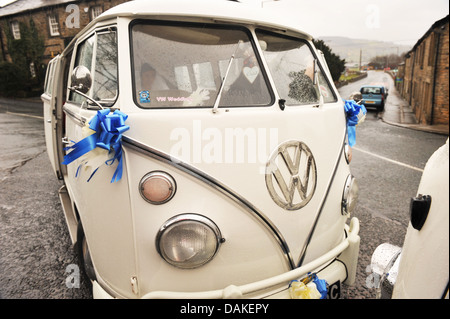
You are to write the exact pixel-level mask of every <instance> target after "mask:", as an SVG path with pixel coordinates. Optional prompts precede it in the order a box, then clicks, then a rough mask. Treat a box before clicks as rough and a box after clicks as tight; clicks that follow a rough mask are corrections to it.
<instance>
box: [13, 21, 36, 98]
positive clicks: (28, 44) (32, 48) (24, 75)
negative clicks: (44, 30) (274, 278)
mask: <svg viewBox="0 0 450 319" xmlns="http://www.w3.org/2000/svg"><path fill="white" fill-rule="evenodd" d="M6 35H7V42H8V52H9V55H10V56H11V60H12V63H13V64H14V65H15V66H16V71H17V72H19V73H21V75H20V76H19V77H18V79H22V81H21V82H22V83H20V84H19V88H18V89H19V90H20V89H22V90H23V91H24V92H30V91H33V90H36V91H37V92H41V91H42V87H43V81H44V75H43V72H42V70H43V68H42V58H43V55H44V50H45V46H44V39H43V38H42V37H41V36H39V33H38V30H37V28H36V26H35V24H34V21H33V20H32V19H30V21H29V23H28V24H27V23H24V22H20V39H17V40H16V39H14V38H13V37H12V35H11V33H9V32H7V33H6ZM32 68H34V69H33V70H32ZM8 70H10V68H8Z"/></svg>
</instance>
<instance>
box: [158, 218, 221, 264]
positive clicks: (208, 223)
mask: <svg viewBox="0 0 450 319" xmlns="http://www.w3.org/2000/svg"><path fill="white" fill-rule="evenodd" d="M184 221H190V222H197V223H201V224H202V225H204V226H206V227H208V228H209V229H211V230H212V232H213V233H214V235H215V238H216V246H215V249H214V252H213V253H212V254H211V256H210V257H209V258H207V259H205V260H204V261H203V262H201V263H197V264H194V265H189V263H186V264H185V265H183V263H184V262H174V261H172V260H171V259H170V258H169V257H168V256H167V255H166V254H165V253H164V252H163V250H162V249H161V238H162V236H163V234H164V233H165V231H166V230H167V229H169V228H170V227H172V226H174V225H176V224H178V223H181V222H184ZM224 242H225V239H224V238H223V237H222V233H221V231H220V229H219V227H218V226H217V224H216V223H214V222H213V221H212V220H211V219H210V218H208V217H206V216H204V215H201V214H198V213H181V214H178V215H175V216H173V217H171V218H169V219H168V220H167V221H165V222H164V224H163V225H162V226H161V227H160V228H159V230H158V233H157V234H156V238H155V246H156V251H157V252H158V254H159V255H160V256H161V258H162V259H163V260H164V261H165V262H167V263H168V264H169V265H171V266H174V267H176V268H179V269H195V268H199V267H201V266H204V265H206V264H207V263H209V262H210V261H211V260H213V259H214V257H215V256H216V255H217V252H218V251H219V249H220V246H221V244H222V243H224Z"/></svg>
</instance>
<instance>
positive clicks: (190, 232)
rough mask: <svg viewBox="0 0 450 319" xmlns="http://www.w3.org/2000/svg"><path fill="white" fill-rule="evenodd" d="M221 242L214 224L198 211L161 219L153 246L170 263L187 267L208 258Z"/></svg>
mask: <svg viewBox="0 0 450 319" xmlns="http://www.w3.org/2000/svg"><path fill="white" fill-rule="evenodd" d="M222 242H224V239H223V238H222V235H221V233H220V230H219V228H218V227H217V225H216V224H215V223H214V222H213V221H212V220H210V219H208V218H206V217H205V216H201V215H197V214H181V215H177V216H175V217H173V218H171V219H169V220H168V221H166V222H165V223H164V225H163V226H162V227H161V228H160V230H159V232H158V235H157V236H156V249H157V250H158V253H159V254H160V255H161V257H162V258H163V259H164V260H165V261H167V262H168V263H169V264H171V265H173V266H176V267H178V268H183V269H190V268H196V267H200V266H202V265H204V264H206V263H207V262H209V261H210V260H211V259H212V258H213V257H214V255H215V254H216V253H217V251H218V249H219V246H220V244H221V243H222Z"/></svg>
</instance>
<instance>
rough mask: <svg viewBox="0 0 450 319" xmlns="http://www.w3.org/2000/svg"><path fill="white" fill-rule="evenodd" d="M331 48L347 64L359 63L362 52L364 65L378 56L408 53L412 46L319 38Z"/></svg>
mask: <svg viewBox="0 0 450 319" xmlns="http://www.w3.org/2000/svg"><path fill="white" fill-rule="evenodd" d="M318 39H319V40H322V41H324V42H325V44H326V45H327V46H329V47H330V48H331V50H332V51H333V53H335V54H337V55H339V56H340V58H341V59H345V61H346V62H347V63H359V56H360V50H361V52H362V59H361V60H362V64H364V63H367V62H370V59H371V58H373V57H376V56H383V55H390V54H398V55H401V54H402V53H405V52H408V51H409V50H410V49H411V48H412V46H408V45H401V44H397V43H393V42H383V41H374V40H364V39H351V38H346V37H319V38H318Z"/></svg>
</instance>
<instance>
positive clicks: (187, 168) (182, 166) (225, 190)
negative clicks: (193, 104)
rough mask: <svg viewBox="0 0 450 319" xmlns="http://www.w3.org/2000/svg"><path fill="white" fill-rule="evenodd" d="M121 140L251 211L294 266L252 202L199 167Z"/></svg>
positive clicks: (283, 244)
mask: <svg viewBox="0 0 450 319" xmlns="http://www.w3.org/2000/svg"><path fill="white" fill-rule="evenodd" d="M122 142H123V146H126V147H130V148H132V149H134V150H136V151H138V152H141V153H142V152H143V153H145V154H146V155H148V156H150V157H152V158H154V159H157V160H160V161H162V162H164V163H167V164H170V165H172V166H173V167H175V168H177V169H179V170H181V171H183V172H185V173H187V174H190V175H192V176H194V177H195V178H198V179H199V180H201V181H202V182H204V183H206V184H207V185H209V186H211V187H213V188H214V189H216V190H217V191H219V192H221V193H222V194H224V195H226V196H227V197H228V198H230V199H231V200H233V201H234V202H235V203H236V204H238V205H239V206H241V207H242V208H244V209H245V210H246V211H249V212H251V213H252V214H254V215H256V217H257V218H258V220H259V221H260V222H261V223H262V224H263V225H264V226H265V227H266V228H267V229H268V230H269V231H271V232H272V234H273V235H274V237H275V239H276V240H277V242H278V244H279V245H280V247H281V249H282V251H283V253H284V256H285V259H286V262H287V263H288V265H289V268H290V269H294V268H295V262H294V260H293V258H292V255H291V252H290V250H289V247H288V245H287V243H286V240H285V239H284V237H283V235H282V234H281V232H280V231H279V230H278V228H277V227H276V226H275V225H274V224H273V223H272V222H271V221H270V220H269V219H268V218H267V217H266V216H265V215H264V214H263V213H262V212H260V211H259V210H258V209H257V208H256V207H255V206H253V204H251V203H250V202H249V201H247V200H246V199H245V198H243V197H242V196H240V195H239V194H237V193H236V192H234V191H233V190H232V189H230V188H229V187H227V186H225V185H224V184H222V183H220V182H219V181H218V180H216V179H215V178H213V177H212V176H209V175H208V174H206V173H204V172H202V171H200V170H199V169H197V168H195V167H193V166H192V165H190V164H187V163H185V162H182V161H180V160H178V159H176V158H173V157H172V156H170V155H169V154H167V153H164V152H162V151H159V150H156V149H154V148H152V147H150V146H148V145H145V144H142V143H140V142H138V141H136V140H134V139H132V138H130V137H128V136H122Z"/></svg>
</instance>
